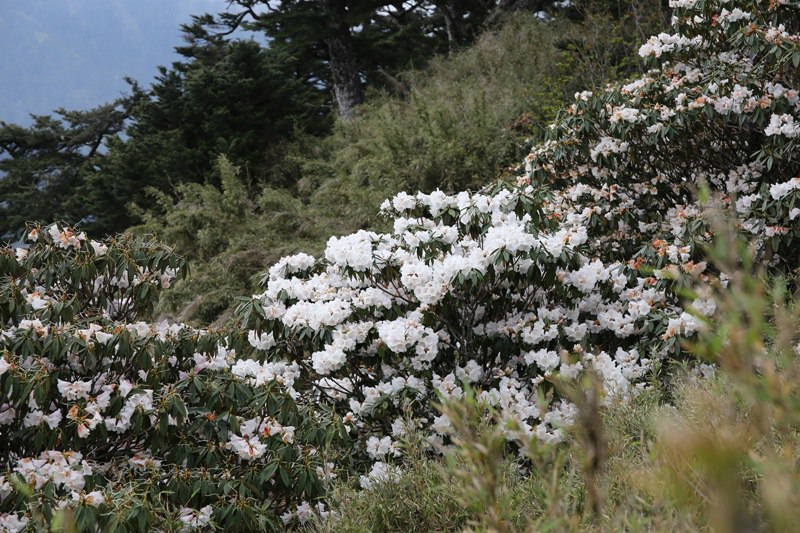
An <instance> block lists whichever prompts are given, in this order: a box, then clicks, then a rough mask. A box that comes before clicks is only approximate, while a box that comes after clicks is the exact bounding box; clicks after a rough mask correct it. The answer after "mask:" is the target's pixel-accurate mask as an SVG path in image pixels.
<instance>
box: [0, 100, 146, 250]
mask: <svg viewBox="0 0 800 533" xmlns="http://www.w3.org/2000/svg"><path fill="white" fill-rule="evenodd" d="M132 102H133V99H132V98H122V99H119V100H116V101H114V102H111V103H109V104H105V105H102V106H99V107H96V108H94V109H90V110H88V111H67V110H65V109H58V110H56V111H55V113H54V115H37V116H34V117H33V118H34V122H33V124H32V125H31V126H29V127H23V126H19V125H16V124H6V123H5V122H0V176H2V178H0V198H2V201H0V240H15V239H16V238H17V237H19V235H20V232H21V231H22V229H23V227H24V225H25V222H26V221H50V220H66V221H68V222H71V223H77V222H83V225H84V226H85V227H87V228H91V229H92V230H94V231H97V232H108V231H114V230H117V229H120V228H124V227H126V226H127V225H128V224H129V220H128V219H127V217H125V215H124V213H123V212H121V211H120V210H119V209H118V207H119V202H118V201H115V200H117V199H116V198H114V197H113V195H109V194H108V192H107V191H106V192H102V191H95V190H92V186H91V184H92V183H93V181H94V180H95V179H96V178H97V177H98V176H99V175H101V174H102V173H104V172H105V171H106V169H107V164H108V153H107V148H108V146H109V143H111V142H113V139H117V138H118V134H119V133H120V132H121V131H122V130H123V128H124V125H125V121H126V119H127V117H128V116H129V111H130V106H131V104H132Z"/></svg>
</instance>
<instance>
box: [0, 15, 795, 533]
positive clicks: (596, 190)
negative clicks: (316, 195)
mask: <svg viewBox="0 0 800 533" xmlns="http://www.w3.org/2000/svg"><path fill="white" fill-rule="evenodd" d="M672 7H674V8H675V18H674V33H673V34H661V35H658V36H655V37H653V38H651V39H650V40H648V41H647V42H646V43H644V44H643V46H642V47H641V49H640V55H642V56H643V57H645V58H650V59H649V61H651V67H652V69H651V70H650V71H648V72H647V73H646V74H645V75H643V76H642V77H641V78H639V79H636V80H632V81H630V82H629V83H625V84H623V85H618V86H613V87H609V88H608V89H607V90H605V91H602V92H599V93H597V94H592V93H588V92H584V93H579V94H578V95H576V100H575V103H574V104H573V105H572V106H571V107H570V108H569V109H568V110H567V111H566V112H565V113H563V114H562V115H561V117H560V119H559V120H558V121H557V122H556V123H555V124H553V125H552V127H551V129H550V131H549V133H548V137H547V140H546V142H545V143H543V144H541V145H539V146H536V147H535V148H534V149H533V151H532V152H531V154H530V155H529V156H528V158H527V159H526V161H525V162H524V165H521V166H520V168H519V169H518V172H517V176H516V179H515V180H512V181H509V182H505V181H504V182H498V183H495V184H493V185H491V186H489V187H487V188H486V189H485V190H483V191H480V192H478V193H467V192H462V193H458V194H453V195H449V194H445V193H443V192H440V191H434V192H432V193H430V194H428V193H415V194H406V193H400V194H398V195H396V196H395V197H394V198H392V199H391V200H388V201H386V202H385V203H384V204H383V205H382V206H381V209H382V211H383V213H385V214H386V216H387V217H389V218H390V220H391V221H392V226H393V227H392V230H391V231H388V232H386V233H375V232H371V231H359V232H358V233H355V234H353V235H348V236H343V237H333V238H331V239H330V241H329V242H328V246H327V249H326V251H325V254H324V257H322V258H314V257H311V256H309V255H306V254H298V255H295V256H291V257H286V258H284V259H282V260H281V261H280V262H279V263H277V264H276V265H274V266H272V267H271V268H270V269H269V272H268V274H267V275H266V276H265V290H264V292H263V293H262V294H259V295H255V296H254V297H253V298H251V299H249V300H247V301H246V302H243V303H242V304H241V305H240V307H239V309H238V311H237V316H236V317H235V320H234V321H233V323H232V324H231V325H230V326H229V327H228V328H226V329H224V330H220V331H201V330H196V329H192V328H189V327H186V326H181V325H167V324H151V323H147V322H137V320H139V319H140V317H141V316H146V312H147V309H148V307H149V306H150V305H151V304H152V302H154V299H155V298H156V297H157V295H158V293H159V291H160V289H161V288H163V287H166V286H168V285H169V284H170V282H171V280H172V278H173V277H174V276H175V275H178V274H179V273H180V272H182V271H183V265H182V264H181V263H180V261H179V260H178V259H176V258H175V257H173V256H172V255H171V254H170V253H169V251H168V250H167V249H164V248H162V247H160V246H159V245H156V244H154V243H142V242H139V241H135V240H130V239H118V240H111V241H109V242H104V243H99V242H94V241H87V240H86V239H85V238H84V237H83V236H82V235H80V234H78V235H75V234H74V233H73V232H72V230H70V229H69V228H59V227H58V226H51V227H49V228H33V229H32V231H31V232H30V233H29V247H28V248H26V249H20V250H17V251H16V252H13V251H11V250H7V251H5V252H4V253H3V255H2V256H0V260H2V274H3V276H4V277H3V281H2V292H0V313H2V314H0V317H1V318H2V323H3V325H4V330H3V334H2V350H3V352H2V359H0V386H2V391H3V394H4V396H3V398H2V399H0V402H2V406H1V407H0V423H2V424H4V425H2V426H0V432H1V434H2V436H3V438H2V441H0V442H2V444H1V446H2V455H1V456H0V460H1V461H2V465H0V466H1V467H2V468H4V469H5V471H6V473H5V474H4V477H3V478H2V482H1V483H0V495H2V498H3V500H2V503H1V504H0V505H2V507H1V508H0V509H2V512H3V513H4V514H2V515H1V516H0V525H2V526H3V527H6V528H9V529H18V528H19V527H21V526H23V525H24V524H25V523H26V521H27V522H28V523H31V524H33V523H34V521H46V520H48V519H49V518H50V516H52V514H53V513H54V512H56V511H57V510H58V509H66V510H71V512H72V513H77V516H78V519H79V520H84V521H85V523H101V522H102V523H111V522H110V521H112V520H122V521H123V522H124V523H125V524H127V525H128V526H129V527H136V526H137V525H139V526H140V525H141V524H142V523H143V524H150V523H156V522H159V521H172V522H173V523H174V524H177V525H182V526H183V527H186V528H191V527H210V526H211V525H217V526H223V527H229V528H235V527H240V528H245V527H255V526H254V524H258V525H259V526H260V527H266V526H267V525H271V526H273V527H277V525H278V524H279V522H277V521H276V517H278V516H280V517H281V518H282V520H283V522H286V523H297V522H296V521H299V522H302V521H303V520H305V518H306V517H307V516H308V514H309V513H311V512H312V508H313V507H315V506H316V504H315V503H314V498H316V497H317V496H319V495H320V494H322V490H323V482H324V480H326V479H328V478H330V477H332V476H335V475H336V472H337V470H339V469H341V468H344V466H345V465H344V464H343V463H341V462H339V463H337V462H336V461H333V464H331V463H329V462H328V461H329V459H328V457H336V456H337V454H336V453H332V454H330V453H327V452H328V450H329V449H331V447H335V443H334V439H335V438H337V436H338V437H344V433H345V432H347V433H348V434H349V436H350V438H348V439H346V440H345V441H344V442H345V446H347V447H352V450H353V454H354V455H355V457H356V459H357V460H356V462H355V465H356V467H357V470H358V473H359V474H360V475H361V484H362V486H364V487H369V486H371V485H372V483H373V482H374V481H375V480H376V479H382V478H387V477H391V476H392V475H393V474H394V473H395V472H396V471H397V470H396V469H397V468H398V465H399V464H400V463H401V462H402V457H401V456H402V447H401V446H398V441H399V440H401V439H402V438H403V436H404V435H406V434H408V433H409V432H411V431H414V432H415V433H417V434H421V435H423V436H425V437H426V438H427V439H428V440H429V441H430V442H431V444H432V445H436V444H440V443H446V442H448V439H449V434H450V431H451V421H450V420H448V418H447V417H446V416H445V415H442V414H440V413H439V411H437V409H436V404H437V402H440V401H442V399H453V398H455V399H457V398H459V397H461V396H462V394H463V393H464V389H465V387H466V386H469V387H471V388H473V389H475V390H476V391H477V395H478V397H479V398H480V399H481V400H482V401H483V402H484V405H486V406H491V407H493V408H494V409H493V410H492V411H493V412H494V413H496V414H497V416H499V417H500V418H501V419H502V420H503V421H505V422H507V425H506V427H507V428H508V430H507V435H508V438H509V439H510V440H514V439H519V438H531V437H533V438H537V439H541V440H544V441H548V442H557V441H559V440H561V439H563V438H564V428H565V427H566V426H567V425H569V424H570V423H571V421H572V419H573V416H574V414H575V409H576V408H575V407H574V406H573V405H572V404H571V403H570V402H569V401H567V399H566V398H564V397H562V396H561V395H560V394H559V390H560V389H559V387H558V386H557V385H556V383H557V382H558V381H560V380H573V379H577V378H579V377H580V376H582V375H585V374H586V373H588V372H592V373H593V374H595V375H596V376H598V377H599V379H600V381H601V382H602V387H603V390H604V391H605V398H606V400H607V401H612V400H614V399H626V398H628V397H630V396H631V395H634V394H636V392H637V391H639V390H641V389H642V388H644V387H646V386H648V383H649V380H651V379H653V378H654V377H655V376H657V375H658V374H657V372H656V371H657V370H658V369H659V368H660V366H661V364H662V363H663V362H664V361H665V360H666V359H667V358H668V357H670V356H677V357H680V356H682V349H681V342H680V339H681V338H682V337H683V338H685V337H690V336H692V335H693V334H694V333H695V332H697V331H698V330H700V329H701V328H703V327H704V324H705V323H706V321H705V320H704V317H708V316H711V315H713V314H714V313H715V310H716V306H715V303H714V300H713V298H712V297H711V292H712V291H711V290H710V289H711V287H725V285H726V282H727V281H726V280H727V276H726V274H725V273H724V272H718V271H715V270H713V269H712V268H710V267H709V266H708V265H707V263H706V261H705V260H704V257H703V247H704V245H705V244H706V243H709V242H711V240H712V239H713V233H712V230H711V226H710V224H709V222H708V220H707V219H706V214H705V213H706V210H705V207H704V206H703V205H702V203H700V202H699V201H698V200H697V193H698V191H699V190H703V191H706V192H705V193H704V195H705V196H708V198H710V199H709V200H708V202H711V203H714V204H715V205H716V207H721V208H723V209H726V210H727V211H729V212H730V214H731V216H732V217H734V218H735V220H736V222H737V224H738V228H739V229H740V230H741V231H742V232H744V233H745V234H746V235H748V236H749V238H750V240H751V242H752V243H753V247H754V249H755V253H756V254H757V257H758V258H759V259H760V260H761V261H762V262H763V263H764V264H766V265H768V266H769V267H770V268H771V269H772V271H773V272H776V273H791V272H792V271H794V270H796V269H797V268H798V266H800V265H799V261H800V257H798V250H800V247H799V246H798V245H800V243H799V242H798V236H800V202H799V201H798V200H800V198H799V197H800V193H799V192H798V190H800V161H798V156H797V154H798V142H800V95H799V94H798V91H797V89H798V81H800V80H798V77H800V37H798V35H797V32H798V31H799V30H800V9H798V4H797V3H796V2H791V3H790V2H784V1H780V0H778V1H773V2H769V3H767V2H745V1H733V0H731V1H727V2H716V1H705V2H704V1H700V0H698V1H692V0H673V1H672ZM709 193H711V194H709ZM688 287H691V288H693V291H694V292H693V296H692V297H691V298H690V299H688V300H686V298H685V297H684V295H685V294H686V291H685V289H686V288H688ZM142 313H145V314H142ZM340 423H341V424H342V425H341V426H340V425H339V424H340ZM346 449H347V448H342V449H341V450H346ZM341 450H340V453H339V454H338V456H343V455H347V453H342V451H341ZM320 505H321V504H320ZM316 509H317V511H322V512H324V507H321V506H316ZM120 517H121V518H120ZM89 520H93V521H94V522H88V521H89ZM137 520H143V521H144V522H141V523H140V522H137ZM259 520H260V522H259ZM103 521H105V522H103ZM293 521H294V522H293Z"/></svg>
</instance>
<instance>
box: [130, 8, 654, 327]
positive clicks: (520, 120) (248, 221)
mask: <svg viewBox="0 0 800 533" xmlns="http://www.w3.org/2000/svg"><path fill="white" fill-rule="evenodd" d="M646 2H650V3H651V4H653V5H654V6H655V5H657V2H652V1H650V0H646ZM657 12H658V10H656V9H654V10H652V11H649V13H650V16H652V17H653V20H643V19H639V20H638V21H637V20H633V19H632V18H631V17H628V18H624V19H622V20H617V21H613V20H611V19H608V18H606V17H603V16H590V17H588V18H587V19H586V20H585V21H584V22H583V23H576V22H571V21H567V20H555V21H552V22H551V23H549V24H545V23H542V22H541V21H539V20H537V19H536V18H535V17H533V16H532V15H529V14H517V15H516V16H515V17H513V18H510V19H509V20H507V21H506V22H505V23H504V24H502V25H500V26H498V27H497V28H496V29H494V30H492V31H488V32H486V33H485V34H484V35H483V36H482V37H481V38H480V39H479V40H478V41H477V43H476V44H475V45H474V46H472V47H471V48H469V49H466V50H464V51H462V52H460V53H457V54H454V55H453V56H451V57H444V58H438V59H434V60H433V61H432V62H431V63H430V65H429V66H428V67H426V68H425V69H424V70H421V71H410V72H407V73H405V74H404V75H402V76H401V77H400V84H402V85H403V86H404V87H405V88H406V89H405V94H404V95H399V96H398V95H391V94H386V93H375V94H371V95H369V98H368V101H367V103H366V104H365V105H363V106H362V108H361V109H360V111H359V114H358V116H357V118H355V119H354V120H352V121H351V122H350V123H347V124H341V123H340V124H337V126H336V127H335V130H334V132H333V133H332V134H331V135H330V136H328V137H327V138H323V139H318V138H308V139H303V140H302V141H300V142H298V143H295V144H294V145H292V146H290V147H289V150H288V155H287V157H286V158H285V160H284V161H283V163H282V164H281V165H280V167H279V168H276V169H275V172H284V173H288V174H289V175H290V176H292V178H293V179H294V180H295V182H296V184H297V186H296V190H293V191H287V190H278V189H260V188H259V187H258V185H257V184H252V183H249V179H248V177H247V176H238V177H237V176H235V173H234V169H232V168H231V167H230V165H225V164H223V165H222V166H221V167H220V172H221V174H222V178H223V179H222V182H223V189H224V190H223V191H220V190H218V189H216V188H214V187H211V186H200V185H188V186H184V187H181V188H180V189H179V190H178V199H177V201H176V200H174V199H172V198H170V197H167V196H162V210H161V213H160V214H150V215H149V216H148V219H147V221H146V223H145V224H144V225H143V226H142V227H140V228H138V229H135V230H134V231H146V232H151V233H156V234H158V236H159V237H160V238H162V239H163V240H164V241H166V242H171V243H175V244H176V246H177V249H178V251H179V252H181V253H184V254H186V255H187V256H188V257H189V258H190V260H191V263H190V264H191V267H192V269H191V273H190V275H189V277H188V279H186V280H185V281H183V282H181V283H179V284H178V286H177V287H176V288H175V289H174V290H172V291H170V292H169V293H168V294H167V295H166V298H165V299H164V301H163V302H162V306H161V313H162V314H170V315H173V316H175V317H177V318H178V319H181V320H192V321H195V322H199V323H211V322H214V321H217V322H218V323H219V322H221V321H222V320H224V319H225V317H226V316H227V312H228V310H229V309H230V307H231V305H232V304H233V303H234V301H235V298H236V297H237V296H243V295H249V294H251V293H253V292H255V291H256V290H257V282H258V279H259V274H260V273H261V272H263V271H264V270H266V267H267V266H268V265H269V264H271V263H273V262H275V261H276V260H277V259H279V258H280V257H282V256H284V255H287V254H290V253H294V252H298V251H305V252H309V253H317V254H318V253H320V252H321V251H322V249H323V248H324V244H325V242H326V240H327V239H328V238H329V237H330V236H331V235H341V234H346V233H350V232H353V231H355V230H357V229H360V228H376V229H380V221H379V220H378V219H377V217H376V214H377V207H378V205H379V204H380V202H381V201H383V200H384V199H385V198H387V197H389V196H391V195H393V194H395V193H397V192H398V191H400V190H410V191H414V190H424V191H430V190H433V189H436V188H441V189H443V190H446V191H454V190H464V189H475V188H478V187H480V186H482V185H484V184H486V183H488V182H490V181H492V180H493V179H495V178H497V177H498V176H501V175H502V174H503V173H504V171H505V170H506V169H507V168H508V167H509V166H510V165H514V164H516V163H517V162H519V161H520V160H521V159H522V157H523V156H524V154H525V153H526V152H527V148H528V143H529V142H531V141H535V140H537V139H539V138H541V136H542V131H543V128H544V127H545V125H546V124H547V123H549V122H550V121H551V120H552V119H553V118H554V117H555V114H556V112H557V110H558V109H560V108H561V107H563V105H564V103H565V102H566V101H568V100H570V99H571V98H572V95H573V94H574V92H575V91H577V90H583V89H587V88H592V87H593V86H594V85H596V84H600V83H603V82H606V81H608V80H610V79H614V78H617V77H619V76H620V75H623V74H627V73H630V72H631V71H632V70H636V69H637V68H638V64H637V63H636V62H635V61H631V60H630V59H629V58H630V57H634V56H635V54H634V53H633V46H634V45H633V44H632V43H633V42H635V40H636V39H637V38H638V33H637V31H638V30H637V28H641V27H642V25H643V24H644V25H645V26H646V27H649V28H654V27H657V24H658V17H657V15H653V13H657Z"/></svg>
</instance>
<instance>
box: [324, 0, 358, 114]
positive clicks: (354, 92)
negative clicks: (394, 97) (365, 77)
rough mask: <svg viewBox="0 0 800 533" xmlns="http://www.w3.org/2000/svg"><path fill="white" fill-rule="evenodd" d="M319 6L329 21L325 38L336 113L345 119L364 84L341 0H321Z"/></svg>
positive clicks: (351, 110) (355, 104) (356, 103)
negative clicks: (320, 5) (327, 33)
mask: <svg viewBox="0 0 800 533" xmlns="http://www.w3.org/2000/svg"><path fill="white" fill-rule="evenodd" d="M322 7H323V8H324V9H325V13H326V15H327V17H328V24H329V35H328V37H327V38H326V39H325V42H326V44H327V45H328V53H329V54H330V68H331V77H332V78H333V97H334V99H335V100H336V108H337V110H338V112H339V117H340V118H341V119H342V120H343V121H345V122H346V121H348V120H350V118H351V117H352V116H353V108H354V107H355V106H357V105H358V104H360V103H362V102H363V101H364V88H363V86H362V85H361V77H360V75H359V71H358V62H357V61H356V54H355V51H354V50H353V41H352V36H351V35H350V27H349V25H348V24H347V18H346V15H347V12H346V11H345V6H344V2H341V1H337V0H322Z"/></svg>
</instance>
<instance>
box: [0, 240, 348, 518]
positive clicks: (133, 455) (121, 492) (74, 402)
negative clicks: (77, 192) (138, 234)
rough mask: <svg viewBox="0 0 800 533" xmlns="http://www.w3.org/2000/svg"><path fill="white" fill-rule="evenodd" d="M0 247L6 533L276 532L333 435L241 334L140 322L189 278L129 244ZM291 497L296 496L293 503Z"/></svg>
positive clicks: (294, 370)
mask: <svg viewBox="0 0 800 533" xmlns="http://www.w3.org/2000/svg"><path fill="white" fill-rule="evenodd" d="M27 236H28V246H27V247H25V248H18V249H17V250H16V251H13V250H11V249H10V248H6V249H3V250H1V251H0V323H2V324H3V330H2V334H0V390H2V394H3V396H2V401H0V436H1V437H2V438H0V494H1V495H2V502H0V526H2V528H3V529H4V530H10V531H19V530H20V529H23V528H24V527H25V526H26V524H27V526H28V527H30V528H31V529H33V528H36V529H39V528H47V527H49V526H52V527H59V526H57V524H62V525H63V524H65V523H66V524H73V525H74V527H76V528H77V529H79V530H94V529H112V530H115V531H117V530H139V531H141V530H145V529H148V528H151V527H159V528H161V527H170V528H177V529H180V528H182V529H195V528H204V529H207V528H212V527H220V528H224V529H226V530H227V529H231V530H248V531H250V530H253V529H280V528H281V527H282V522H281V521H280V520H279V519H278V517H279V515H280V514H282V513H285V512H286V511H287V509H288V507H289V506H290V505H297V504H298V503H300V500H301V499H313V498H315V497H317V496H318V495H320V494H321V493H322V490H323V487H322V482H321V481H320V478H319V475H318V470H319V471H320V472H322V471H323V469H324V466H325V462H324V461H323V458H324V454H323V452H324V451H325V450H326V448H327V447H328V446H329V445H330V443H331V441H332V440H333V439H334V438H335V437H336V435H337V434H338V433H337V429H336V426H334V425H332V424H331V422H330V421H328V420H327V419H326V418H325V414H324V411H321V410H315V411H313V412H311V411H310V410H309V409H308V406H307V405H306V404H303V403H302V402H300V403H296V402H295V398H296V397H297V392H296V391H295V389H294V380H295V379H296V378H297V377H299V368H298V367H297V366H296V365H291V364H282V363H277V362H266V361H264V359H263V357H262V355H263V353H262V352H260V351H259V350H258V349H254V347H253V345H256V346H258V342H257V341H256V340H254V338H253V337H252V336H251V337H250V339H249V340H248V334H247V332H246V331H242V330H240V329H237V328H230V329H227V330H197V329H193V328H189V327H187V326H184V325H181V324H171V325H170V324H166V323H158V324H155V323H148V322H144V321H142V320H141V319H142V318H147V316H148V312H149V311H150V310H151V309H152V308H153V306H154V304H155V302H156V301H157V299H158V295H159V292H160V291H161V289H162V288H166V287H168V286H169V285H170V284H171V283H172V282H173V280H174V279H176V277H178V276H180V275H181V274H182V272H183V270H184V268H185V263H184V262H183V260H182V259H180V258H179V257H177V256H176V255H174V254H173V253H172V250H171V249H169V248H167V247H165V246H164V245H161V244H159V243H157V242H155V241H144V240H141V239H136V238H132V237H128V236H123V237H117V238H112V239H109V240H106V241H103V242H98V241H90V240H88V239H87V238H86V236H85V235H84V234H83V233H78V232H77V231H76V230H74V229H72V228H69V227H63V226H62V227H59V226H58V225H51V226H49V227H47V228H43V227H38V226H37V227H33V228H30V231H29V232H28V234H27ZM295 500H297V501H296V502H295Z"/></svg>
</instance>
